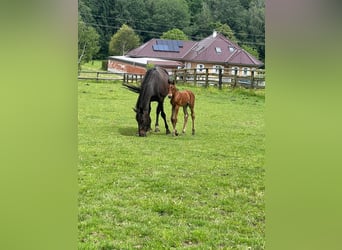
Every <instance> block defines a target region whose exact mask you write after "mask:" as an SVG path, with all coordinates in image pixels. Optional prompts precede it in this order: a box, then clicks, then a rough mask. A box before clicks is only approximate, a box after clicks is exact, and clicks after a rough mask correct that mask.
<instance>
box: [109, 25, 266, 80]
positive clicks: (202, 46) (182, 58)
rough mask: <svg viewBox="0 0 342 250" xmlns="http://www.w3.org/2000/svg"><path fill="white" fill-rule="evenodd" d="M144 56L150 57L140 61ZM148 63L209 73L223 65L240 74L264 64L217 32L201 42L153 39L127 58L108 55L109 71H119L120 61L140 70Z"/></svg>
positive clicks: (129, 53) (246, 73)
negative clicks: (206, 69) (207, 69)
mask: <svg viewBox="0 0 342 250" xmlns="http://www.w3.org/2000/svg"><path fill="white" fill-rule="evenodd" d="M143 58H148V60H145V61H144V62H143V63H139V60H142V59H143ZM164 60H165V61H164ZM148 63H151V64H154V65H159V66H163V67H165V68H167V69H172V68H186V69H190V68H196V69H197V71H198V72H201V71H203V70H204V68H209V69H211V72H210V73H218V70H219V69H220V68H221V69H222V70H223V71H224V70H225V69H228V68H229V70H231V71H232V72H231V73H232V74H234V73H235V72H237V74H238V75H239V76H249V75H250V72H251V70H252V69H257V68H260V67H261V66H263V65H264V64H263V63H262V62H261V61H259V60H258V59H256V58H254V57H253V56H252V55H250V54H249V53H248V52H246V51H245V50H243V49H242V48H241V47H239V46H238V45H237V44H235V43H233V42H231V41H230V40H229V39H227V38H226V37H225V36H223V35H222V34H220V33H217V32H216V31H214V32H213V34H212V35H210V36H208V37H206V38H204V39H203V40H201V41H198V42H196V41H178V40H163V39H151V40H150V41H148V42H146V43H145V44H143V45H141V46H140V47H138V48H136V49H133V50H131V51H129V52H128V53H127V54H126V56H125V57H114V56H113V57H109V62H108V70H109V71H113V70H118V67H119V66H118V65H119V64H120V65H125V64H130V65H131V66H132V67H133V68H134V67H135V68H136V69H138V67H139V70H141V71H144V72H146V69H144V67H146V65H147V64H148ZM163 64H164V65H163ZM126 68H127V67H126ZM133 68H132V69H130V70H133ZM126 70H127V69H126ZM136 71H137V70H136ZM129 73H130V72H129Z"/></svg>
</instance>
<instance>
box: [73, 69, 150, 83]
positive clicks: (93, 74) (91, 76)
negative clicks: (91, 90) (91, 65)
mask: <svg viewBox="0 0 342 250" xmlns="http://www.w3.org/2000/svg"><path fill="white" fill-rule="evenodd" d="M143 76H144V75H143V74H128V73H113V72H107V71H85V70H82V71H79V72H78V79H79V80H96V81H117V80H122V81H124V82H126V83H129V82H131V83H132V82H136V83H138V82H141V80H142V78H143Z"/></svg>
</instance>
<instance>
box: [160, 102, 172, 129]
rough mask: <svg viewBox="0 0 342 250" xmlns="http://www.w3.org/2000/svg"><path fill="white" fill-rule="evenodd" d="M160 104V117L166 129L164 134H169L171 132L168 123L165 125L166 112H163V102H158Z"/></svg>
mask: <svg viewBox="0 0 342 250" xmlns="http://www.w3.org/2000/svg"><path fill="white" fill-rule="evenodd" d="M158 106H159V105H158ZM160 106H161V108H160V112H161V117H162V118H163V120H164V124H165V129H166V134H167V135H168V134H170V133H171V132H170V129H169V125H167V121H166V114H165V112H164V102H161V103H160Z"/></svg>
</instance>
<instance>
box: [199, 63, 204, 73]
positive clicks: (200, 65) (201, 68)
mask: <svg viewBox="0 0 342 250" xmlns="http://www.w3.org/2000/svg"><path fill="white" fill-rule="evenodd" d="M203 69H204V64H197V72H202V71H203Z"/></svg>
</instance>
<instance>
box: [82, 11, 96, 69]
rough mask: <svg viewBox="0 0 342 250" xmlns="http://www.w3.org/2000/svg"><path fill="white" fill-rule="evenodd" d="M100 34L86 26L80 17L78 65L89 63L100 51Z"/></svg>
mask: <svg viewBox="0 0 342 250" xmlns="http://www.w3.org/2000/svg"><path fill="white" fill-rule="evenodd" d="M99 37H100V36H99V34H98V33H97V32H96V30H95V29H94V28H93V27H91V26H89V25H86V24H85V23H84V22H83V21H82V18H81V16H80V15H79V17H78V65H79V66H80V65H81V63H83V62H89V61H90V60H92V59H93V57H94V56H95V55H96V53H97V52H98V51H99V49H100V46H99Z"/></svg>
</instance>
